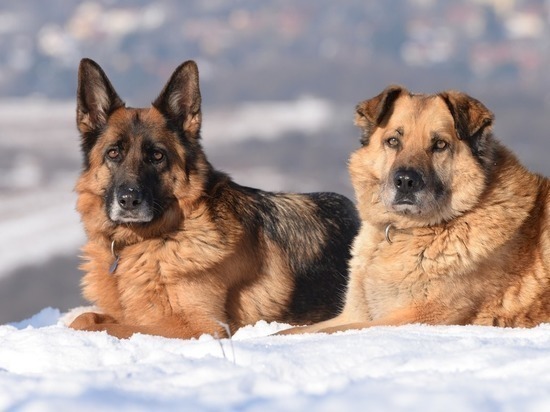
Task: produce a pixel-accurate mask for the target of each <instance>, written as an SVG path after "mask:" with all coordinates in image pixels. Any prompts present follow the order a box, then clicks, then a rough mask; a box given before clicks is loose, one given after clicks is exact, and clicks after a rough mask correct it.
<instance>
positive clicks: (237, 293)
mask: <svg viewBox="0 0 550 412" xmlns="http://www.w3.org/2000/svg"><path fill="white" fill-rule="evenodd" d="M77 126H78V129H79V131H80V134H81V139H82V140H81V144H82V152H83V155H84V167H83V171H82V174H81V176H80V178H79V179H78V182H77V184H76V192H77V194H78V201H77V209H78V211H79V213H80V214H81V217H82V221H83V224H84V228H85V230H86V234H87V237H88V241H87V244H86V245H85V246H84V248H83V254H84V256H83V257H84V260H85V263H83V265H82V269H83V270H84V271H85V275H84V277H83V280H82V286H83V295H84V297H85V298H86V299H88V300H89V301H91V302H93V303H94V304H95V305H97V306H98V307H99V311H98V313H94V312H88V313H84V314H81V315H80V316H78V317H77V318H76V319H75V320H74V321H73V322H72V323H71V325H70V326H71V327H72V328H74V329H81V330H88V331H107V332H108V333H109V334H111V335H114V336H117V337H119V338H126V337H129V336H131V335H132V334H134V333H145V334H153V335H161V336H166V337H177V338H191V337H197V336H199V335H201V334H212V335H217V336H219V337H224V336H227V335H228V334H229V333H232V332H234V331H235V330H236V329H237V328H239V327H241V326H243V325H246V324H251V323H254V322H256V321H258V320H261V319H263V320H266V321H280V322H288V323H291V324H302V323H312V322H316V321H320V320H322V319H328V318H330V317H331V316H334V315H335V314H337V313H338V312H339V310H340V309H341V304H342V303H343V294H344V292H345V289H346V284H347V264H348V259H349V257H350V245H351V242H352V240H353V238H354V237H355V235H356V234H357V232H358V229H359V218H358V215H357V211H356V208H355V206H354V204H353V203H352V202H351V201H350V200H349V199H347V198H345V197H343V196H340V195H338V194H335V193H310V194H284V193H269V192H264V191H261V190H258V189H251V188H248V187H243V186H239V185H238V184H236V183H234V182H233V181H232V180H231V179H230V178H229V177H228V176H227V175H226V174H224V173H221V172H219V171H216V170H215V169H214V168H213V167H212V166H211V165H210V163H209V162H208V160H207V159H206V156H205V154H204V152H203V149H202V147H201V143H200V127H201V95H200V90H199V74H198V69H197V65H196V64H195V63H194V62H193V61H187V62H185V63H183V64H182V65H180V66H179V67H178V68H177V69H176V70H175V72H174V73H173V74H172V76H171V78H170V80H169V81H168V83H167V84H166V86H165V87H164V89H163V90H162V91H161V93H160V95H159V96H158V97H157V99H156V100H155V101H154V102H153V103H152V107H151V108H148V109H137V108H130V107H126V106H125V103H124V102H123V101H122V100H121V99H120V98H119V96H118V95H117V93H116V92H115V90H114V88H113V86H112V85H111V83H110V81H109V80H108V78H107V77H106V75H105V73H104V72H103V70H102V69H101V68H100V66H99V65H98V64H96V63H95V62H93V61H92V60H89V59H83V60H82V61H81V63H80V67H79V72H78V90H77ZM226 330H227V332H226Z"/></svg>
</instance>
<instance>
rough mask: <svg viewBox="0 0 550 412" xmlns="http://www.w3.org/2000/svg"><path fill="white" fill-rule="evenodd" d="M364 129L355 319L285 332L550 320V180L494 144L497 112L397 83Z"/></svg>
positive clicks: (365, 109)
mask: <svg viewBox="0 0 550 412" xmlns="http://www.w3.org/2000/svg"><path fill="white" fill-rule="evenodd" d="M355 122H356V124H357V125H358V126H359V127H360V128H361V130H362V139H361V143H362V147H361V148H360V149H358V150H357V151H356V152H354V153H353V154H352V156H351V160H350V165H349V170H350V174H351V180H352V183H353V186H354V189H355V194H356V197H357V201H358V207H359V214H360V217H361V221H362V224H361V229H360V233H359V235H358V237H357V238H356V240H355V242H354V245H353V248H352V259H351V262H350V267H351V269H350V283H349V287H348V291H347V295H346V303H345V307H344V310H343V312H342V313H341V314H340V315H339V316H337V317H335V318H334V319H331V320H328V321H326V322H321V323H319V324H316V325H312V326H309V327H305V328H302V329H291V330H288V331H285V332H283V333H302V332H316V331H323V332H334V331H339V330H346V329H352V328H364V327H369V326H376V325H403V324H407V323H425V324H432V325H449V324H457V325H464V324H476V325H494V326H507V327H516V326H517V327H530V326H534V325H537V324H539V323H542V322H549V321H550V194H549V188H550V184H549V180H548V179H546V178H544V177H541V176H539V175H535V174H533V173H530V172H529V171H527V170H526V169H525V168H524V167H523V166H522V165H521V164H520V163H519V162H518V160H517V159H516V157H515V156H514V155H513V154H512V153H511V152H510V151H509V150H507V149H506V148H505V147H503V146H502V145H501V144H500V143H499V142H498V141H497V139H495V138H494V137H493V135H492V123H493V114H492V113H491V112H490V111H489V110H488V109H487V108H486V107H485V106H484V105H483V104H482V103H480V102H479V101H478V100H476V99H474V98H472V97H470V96H468V95H466V94H463V93H460V92H456V91H447V92H442V93H439V94H435V95H423V94H411V93H409V92H408V91H407V90H405V89H404V88H402V87H399V86H392V87H389V88H387V89H386V90H384V91H383V92H382V93H381V94H380V95H378V96H376V97H374V98H372V99H370V100H367V101H364V102H362V103H360V104H359V105H358V106H357V113H356V118H355Z"/></svg>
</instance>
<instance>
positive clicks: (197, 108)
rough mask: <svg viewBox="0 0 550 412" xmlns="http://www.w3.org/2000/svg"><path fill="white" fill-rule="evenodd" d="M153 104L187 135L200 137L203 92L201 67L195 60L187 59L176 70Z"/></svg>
mask: <svg viewBox="0 0 550 412" xmlns="http://www.w3.org/2000/svg"><path fill="white" fill-rule="evenodd" d="M153 106H154V107H155V108H157V110H159V111H160V112H161V113H162V114H163V115H164V116H166V117H167V118H168V119H169V120H170V121H172V122H173V123H174V124H175V125H176V126H177V127H178V128H179V127H181V128H182V130H183V131H184V132H185V134H186V135H187V136H191V137H199V131H200V127H201V92H200V88H199V69H198V67H197V64H196V63H195V62H194V61H192V60H189V61H186V62H185V63H182V64H181V65H180V66H179V67H178V68H177V69H176V70H175V71H174V73H173V74H172V76H171V77H170V80H168V83H166V85H165V86H164V88H163V89H162V91H161V92H160V94H159V96H158V97H157V98H156V100H155V101H154V102H153Z"/></svg>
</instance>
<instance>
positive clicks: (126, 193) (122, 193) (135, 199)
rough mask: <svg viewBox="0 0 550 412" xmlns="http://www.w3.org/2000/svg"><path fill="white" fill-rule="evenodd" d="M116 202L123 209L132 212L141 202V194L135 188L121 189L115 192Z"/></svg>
mask: <svg viewBox="0 0 550 412" xmlns="http://www.w3.org/2000/svg"><path fill="white" fill-rule="evenodd" d="M117 200H118V204H119V205H120V207H122V208H123V209H125V210H133V209H135V208H137V207H138V206H139V205H141V202H143V192H142V191H141V190H140V189H138V188H136V187H121V188H119V189H118V191H117Z"/></svg>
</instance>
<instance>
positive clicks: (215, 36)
mask: <svg viewBox="0 0 550 412" xmlns="http://www.w3.org/2000/svg"><path fill="white" fill-rule="evenodd" d="M549 7H550V6H549V3H548V2H547V1H545V0H506V1H502V0H469V1H461V2H454V1H435V0H386V1H375V0H370V1H365V0H350V1H346V2H334V1H331V0H316V1H304V0H299V1H295V0H277V1H261V2H258V1H254V0H237V1H231V2H227V1H221V0H194V1H185V2H180V1H176V0H167V1H150V0H137V1H134V0H118V1H117V0H103V1H86V2H77V1H71V0H52V1H48V2H36V1H34V0H18V1H17V2H3V4H2V5H1V6H0V32H1V36H0V96H29V95H32V96H36V95H39V96H45V97H48V98H56V99H65V98H71V99H72V98H73V96H74V90H75V82H76V67H77V64H78V61H79V60H80V58H81V57H83V56H88V57H91V58H93V59H95V60H97V61H98V62H99V63H100V64H101V65H102V66H103V67H104V69H105V70H106V71H107V73H108V74H109V76H110V78H111V80H112V81H113V82H114V84H115V85H116V87H117V89H118V91H119V92H120V94H121V95H122V96H123V97H124V98H125V99H127V102H128V103H129V104H134V105H143V104H146V103H147V102H149V101H151V100H152V98H153V97H154V96H155V95H156V94H157V93H158V91H159V90H160V87H161V86H162V84H163V83H164V82H165V81H166V79H167V77H168V75H169V74H170V73H171V71H172V70H173V69H174V68H175V67H176V66H177V65H178V64H179V63H181V62H182V61H184V60H186V59H196V60H197V61H198V62H199V67H200V70H201V82H202V88H203V96H204V102H205V105H206V106H213V105H236V104H238V103H239V102H245V101H255V100H291V99H296V98H299V97H301V96H304V95H314V96H317V97H322V98H326V99H329V100H331V101H333V102H336V103H338V105H339V106H341V107H343V108H345V110H346V112H347V113H348V118H347V119H348V121H349V122H350V123H351V121H350V119H351V114H352V110H353V106H354V105H355V104H356V103H357V102H358V101H360V100H363V99H365V98H367V97H369V96H372V95H374V94H375V93H377V92H378V91H380V90H381V89H382V88H383V87H385V86H386V85H387V84H388V83H392V82H393V83H401V84H404V85H405V86H407V87H409V88H410V89H411V90H414V91H422V92H433V91H437V90H441V89H445V88H451V87H452V88H458V89H462V90H465V91H467V92H469V93H471V94H473V95H474V96H476V97H479V98H480V99H482V100H483V101H485V102H486V103H487V104H488V105H489V107H490V108H491V109H493V110H494V111H495V112H496V113H497V131H500V133H499V135H501V137H503V139H504V140H511V139H515V138H516V137H515V136H521V139H522V140H523V141H525V139H528V140H531V141H534V140H536V139H537V136H541V135H543V134H544V132H545V130H547V127H546V116H545V115H544V113H545V110H546V106H547V105H548V95H549V91H550V77H549V75H548V69H547V68H548V64H549V61H548V60H549V59H550V53H549V46H550V30H549V29H550V25H549ZM520 119H523V120H520ZM520 125H521V126H520ZM527 125H529V127H527ZM526 128H527V130H526ZM342 133H354V131H353V129H352V128H350V129H349V130H342ZM331 138H334V137H333V136H331ZM339 138H342V136H340V137H339ZM347 149H348V147H346V150H347ZM520 152H521V154H522V155H524V156H525V157H526V158H528V159H529V164H530V165H532V167H534V168H535V169H537V170H542V171H544V168H545V167H546V160H545V158H544V156H540V155H538V154H536V153H529V150H528V149H523V148H520ZM539 153H540V152H539Z"/></svg>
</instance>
